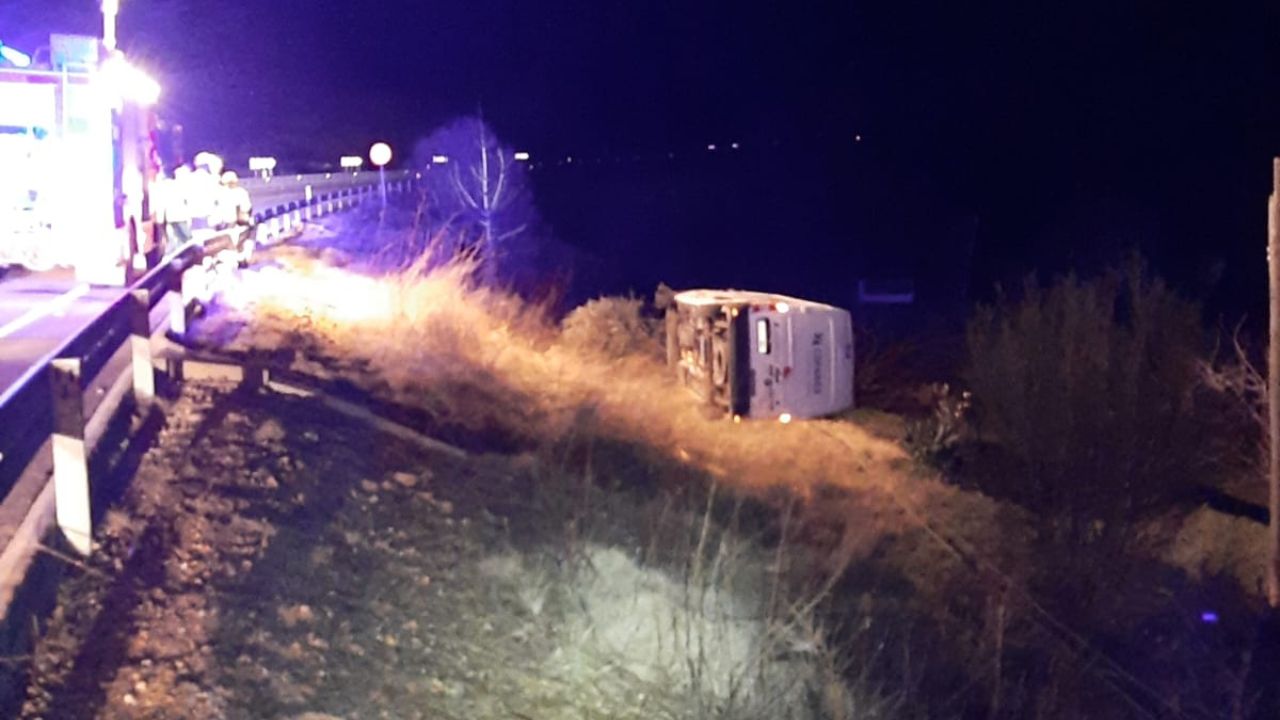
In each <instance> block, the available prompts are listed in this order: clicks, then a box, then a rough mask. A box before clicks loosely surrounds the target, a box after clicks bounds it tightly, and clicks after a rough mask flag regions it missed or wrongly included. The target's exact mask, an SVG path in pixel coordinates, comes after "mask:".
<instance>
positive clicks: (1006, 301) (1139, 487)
mask: <svg viewBox="0 0 1280 720" xmlns="http://www.w3.org/2000/svg"><path fill="white" fill-rule="evenodd" d="M967 339H968V349H969V356H970V362H969V367H968V369H967V373H966V379H967V381H968V383H969V386H970V387H971V389H972V391H973V393H974V396H975V398H976V400H977V401H978V403H979V404H980V412H981V413H982V417H983V426H984V433H990V437H992V438H994V439H996V440H998V441H999V443H1000V444H1001V445H1002V446H1003V447H1004V449H1005V451H1006V452H1007V453H1008V454H1009V455H1010V457H1011V458H1012V459H1013V461H1014V462H1013V465H1014V467H1016V468H1017V472H1019V473H1020V474H1021V476H1022V479H1023V481H1024V482H1025V483H1026V484H1027V486H1028V487H1027V490H1028V492H1027V494H1026V497H1028V498H1029V499H1030V502H1031V504H1032V505H1033V508H1032V509H1033V510H1036V511H1038V512H1040V513H1042V514H1043V515H1044V516H1045V518H1046V519H1047V520H1048V521H1049V522H1048V524H1047V526H1046V528H1045V530H1046V533H1047V535H1046V539H1048V540H1050V541H1052V542H1054V543H1055V544H1065V545H1068V546H1070V547H1076V548H1079V547H1082V546H1093V547H1094V548H1096V549H1102V548H1108V547H1110V548H1115V547H1118V546H1117V545H1116V544H1115V543H1120V542H1123V540H1124V536H1123V533H1124V532H1125V529H1126V528H1127V527H1128V526H1129V525H1130V524H1131V523H1132V522H1134V521H1135V520H1138V519H1139V518H1140V517H1142V516H1143V515H1146V514H1148V513H1150V512H1151V511H1153V510H1156V509H1158V508H1160V507H1162V506H1165V505H1167V504H1168V503H1169V502H1170V501H1171V500H1173V499H1175V498H1177V497H1179V496H1180V495H1181V494H1182V493H1183V492H1185V491H1187V490H1188V489H1189V486H1190V485H1191V484H1193V483H1195V482H1196V481H1197V480H1198V477H1197V475H1198V472H1199V471H1201V470H1203V469H1204V468H1205V466H1206V462H1207V460H1208V458H1207V457H1205V455H1206V453H1204V452H1203V451H1202V450H1201V447H1202V446H1201V443H1200V433H1201V428H1202V425H1201V423H1200V421H1199V419H1198V417H1197V413H1196V403H1197V399H1198V398H1197V393H1196V389H1197V387H1198V381H1197V364H1198V359H1199V351H1200V346H1201V342H1202V337H1201V330H1200V323H1199V311H1198V308H1197V307H1196V306H1195V305H1194V304H1192V303H1190V302H1188V301H1186V300H1183V299H1181V298H1179V297H1178V296H1177V295H1176V294H1175V293H1174V292H1172V291H1171V290H1170V289H1169V288H1168V286H1166V285H1165V284H1164V283H1163V282H1162V281H1160V280H1158V279H1154V278H1152V277H1151V276H1150V275H1148V274H1147V272H1146V271H1145V268H1144V267H1143V265H1142V264H1141V263H1140V262H1139V261H1136V260H1135V261H1134V262H1132V263H1131V264H1130V265H1129V266H1128V267H1126V268H1124V269H1123V270H1112V271H1109V272H1107V273H1105V274H1103V275H1102V276H1100V277H1098V278H1096V279H1092V280H1081V279H1079V278H1077V277H1075V276H1074V275H1071V276H1067V277H1065V278H1062V279H1060V280H1058V281H1057V282H1055V283H1054V284H1053V285H1051V286H1049V287H1047V288H1045V287H1041V286H1039V285H1038V284H1037V283H1036V282H1035V281H1034V280H1033V279H1028V280H1027V281H1026V283H1025V284H1024V287H1023V292H1022V296H1021V297H1020V298H1016V299H1014V298H1010V297H1008V296H1003V295H1002V296H1001V297H1000V298H999V299H998V300H997V301H996V303H995V304H994V305H991V306H987V307H982V308H980V309H979V310H978V311H977V313H976V315H975V316H974V318H973V319H972V321H971V322H970V324H969V327H968V338H967ZM1088 555H1089V556H1094V557H1096V553H1089V554H1088Z"/></svg>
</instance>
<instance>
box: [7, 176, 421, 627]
mask: <svg viewBox="0 0 1280 720" xmlns="http://www.w3.org/2000/svg"><path fill="white" fill-rule="evenodd" d="M369 175H370V177H371V180H370V181H369V182H368V184H353V185H351V186H347V187H340V188H334V189H332V190H329V191H328V192H324V193H314V192H312V191H311V188H313V185H311V184H309V183H305V182H298V181H295V184H294V187H295V188H296V190H297V191H298V194H299V195H298V197H297V198H296V199H291V200H289V201H287V202H281V203H277V204H275V205H273V206H270V207H268V208H265V209H263V210H260V211H259V212H258V213H257V214H256V215H255V220H257V222H258V228H259V231H258V232H259V236H260V239H261V240H262V241H263V242H270V241H273V240H278V239H280V238H281V237H283V236H284V235H285V234H286V233H289V232H291V231H293V230H295V229H297V228H299V227H301V225H302V223H303V222H305V221H307V220H310V219H313V218H316V217H319V216H321V215H326V214H329V213H333V212H338V211H341V210H346V209H348V208H351V207H354V206H356V205H358V204H360V203H362V202H365V201H367V200H370V199H371V198H373V197H375V196H376V195H377V194H378V193H379V192H380V187H379V184H378V183H377V175H376V174H369ZM388 175H389V177H388V182H387V191H388V193H393V192H395V193H399V192H405V191H407V190H409V189H410V188H412V186H413V180H412V178H410V177H409V176H408V174H407V173H400V174H390V173H389V174H388ZM300 177H302V178H306V177H308V176H300ZM237 232H239V231H237V230H232V231H227V232H221V233H214V234H211V235H208V236H205V237H203V238H199V239H196V240H193V241H192V242H190V243H188V244H187V245H186V246H184V247H182V248H178V249H176V250H174V251H173V252H172V253H170V254H169V255H168V256H166V257H165V258H164V259H163V260H162V262H161V264H160V265H158V266H157V267H156V268H154V269H152V270H151V271H150V272H149V273H147V274H146V275H145V276H143V277H142V278H141V279H139V280H138V281H137V282H135V283H134V284H133V285H131V286H130V287H129V288H128V289H127V290H124V291H123V292H122V293H121V295H120V297H118V298H117V299H116V300H115V301H113V302H112V303H111V305H110V306H108V307H107V309H106V310H104V311H103V312H102V313H101V314H99V315H98V316H97V317H96V318H95V319H94V320H92V321H91V322H90V323H89V325H87V326H86V327H85V328H83V329H82V330H81V331H80V332H78V333H77V334H76V335H75V336H74V337H71V338H69V339H67V340H66V341H65V342H63V343H62V345H60V346H59V347H57V348H56V349H55V350H53V351H52V352H50V353H48V354H47V355H45V356H44V357H43V358H41V359H40V360H38V361H37V362H36V363H34V364H33V365H32V366H31V367H30V368H29V369H28V370H27V371H26V372H25V373H24V374H23V375H22V376H21V377H20V378H19V379H18V381H17V382H15V383H13V384H12V385H11V386H10V387H9V388H8V389H7V390H5V391H3V392H2V393H0V503H3V502H4V500H5V499H6V498H7V497H8V496H9V495H10V492H11V491H12V490H13V488H14V487H15V485H16V484H17V483H18V482H19V479H20V478H21V477H22V476H23V474H24V473H25V472H26V471H27V470H28V468H29V467H30V466H31V465H32V464H33V461H34V460H36V459H37V456H38V455H39V454H40V452H41V450H42V448H44V446H45V444H46V443H47V442H48V441H49V439H50V438H53V445H54V447H53V455H54V457H53V461H54V480H55V485H56V488H57V491H58V498H57V504H58V524H59V526H60V527H61V528H62V530H63V532H64V534H65V535H67V536H68V539H70V540H72V544H73V545H75V546H76V549H77V550H80V551H82V552H85V553H87V552H88V551H89V544H88V543H89V538H90V537H91V527H90V526H89V517H88V515H87V512H88V511H87V507H88V505H87V503H88V491H89V485H90V479H89V478H88V476H87V472H88V471H87V460H88V456H89V455H90V454H91V453H92V452H93V449H94V448H93V442H92V441H96V438H95V437H92V435H93V433H86V428H89V427H97V426H102V425H105V424H107V423H108V422H109V421H110V420H111V419H113V418H114V415H115V413H116V412H117V410H118V408H119V406H120V403H119V400H120V398H115V400H116V402H108V401H107V400H106V399H103V400H100V401H99V400H97V399H94V398H90V399H89V400H90V401H92V402H89V401H86V398H85V394H86V391H87V390H88V389H89V388H90V387H91V386H93V385H97V386H99V387H100V386H101V385H103V384H104V382H105V385H106V386H107V387H109V388H115V387H117V386H122V385H123V380H124V378H125V377H126V376H128V375H130V374H131V375H132V377H133V394H134V400H135V401H136V402H137V403H138V404H146V403H148V402H150V399H151V398H152V397H153V395H154V387H155V385H154V366H153V363H152V357H151V353H150V339H151V337H152V335H153V334H155V332H157V328H155V327H153V326H152V321H151V314H152V312H151V311H152V310H153V309H155V308H156V306H157V305H158V304H159V303H161V302H162V301H163V300H164V298H165V297H166V296H167V295H169V294H171V293H172V294H174V295H175V298H174V299H172V300H171V302H170V303H169V305H170V313H169V316H168V317H169V320H168V323H167V324H168V326H169V328H171V329H172V330H173V331H175V332H177V333H183V332H185V331H186V312H187V305H188V302H189V300H190V289H189V288H187V287H185V286H184V280H183V278H184V273H185V272H186V271H187V270H188V269H191V268H199V267H200V266H202V265H203V266H206V267H207V266H208V263H209V262H210V261H213V260H215V258H214V257H213V256H215V255H217V254H219V253H220V252H222V251H223V250H225V249H226V248H229V247H230V248H235V247H236V246H237V245H238V244H239V238H238V237H236V236H235V234H236V233H237ZM161 329H164V328H161ZM126 344H131V345H132V348H133V350H132V355H131V359H130V363H129V367H125V368H124V369H122V370H120V371H119V374H118V375H116V376H110V377H102V376H103V375H104V373H110V372H113V371H115V368H116V365H117V364H119V356H120V354H121V352H122V349H123V348H124V346H125V345H126ZM109 394H110V393H108V395H109ZM117 394H121V393H117ZM104 414H105V415H104ZM68 477H69V478H73V480H68V481H67V482H63V479H64V478H68ZM80 503H83V504H84V507H85V510H84V512H85V513H86V514H85V516H84V517H83V518H79V517H73V516H74V515H76V514H77V513H79V512H80V511H79V510H76V509H74V508H76V507H77V506H78V505H79V504H80ZM64 508H71V509H68V510H66V512H64ZM68 513H70V514H68ZM80 536H83V537H82V538H81V537H80ZM3 541H4V538H0V543H3ZM6 549H7V548H6V547H4V546H0V559H2V558H3V555H4V552H5V550H6ZM2 564H3V563H2V562H0V565H2ZM0 570H3V568H2V567H0ZM3 605H4V602H3V598H0V609H3Z"/></svg>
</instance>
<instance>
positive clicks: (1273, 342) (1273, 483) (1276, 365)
mask: <svg viewBox="0 0 1280 720" xmlns="http://www.w3.org/2000/svg"><path fill="white" fill-rule="evenodd" d="M1267 276H1268V279H1269V288H1270V293H1271V337H1270V344H1269V347H1268V348H1267V440H1268V443H1267V444H1268V447H1267V452H1268V455H1269V459H1270V462H1269V463H1268V466H1269V467H1268V468H1267V469H1268V478H1267V479H1268V484H1269V486H1270V502H1269V503H1268V506H1267V507H1268V508H1269V510H1270V515H1271V517H1270V523H1269V524H1268V525H1267V545H1268V558H1267V602H1268V604H1270V605H1271V607H1273V608H1280V158H1273V159H1272V160H1271V197H1270V198H1268V200H1267Z"/></svg>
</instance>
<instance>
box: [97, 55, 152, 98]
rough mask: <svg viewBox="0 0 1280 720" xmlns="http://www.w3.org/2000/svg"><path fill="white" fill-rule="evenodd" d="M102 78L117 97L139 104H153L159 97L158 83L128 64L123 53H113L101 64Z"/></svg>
mask: <svg viewBox="0 0 1280 720" xmlns="http://www.w3.org/2000/svg"><path fill="white" fill-rule="evenodd" d="M102 79H103V81H104V82H105V83H106V84H107V86H108V87H110V88H111V89H112V91H113V92H114V93H115V95H116V96H117V97H120V98H122V99H125V100H131V101H133V102H136V103H138V104H139V105H154V104H156V101H157V100H159V99H160V83H158V82H156V81H155V80H152V79H151V77H150V76H149V75H147V74H146V73H145V72H143V71H141V70H139V69H138V68H137V67H135V66H133V65H130V64H129V61H127V60H125V59H124V56H123V55H115V56H113V57H111V58H109V59H108V60H107V61H106V62H105V63H103V64H102Z"/></svg>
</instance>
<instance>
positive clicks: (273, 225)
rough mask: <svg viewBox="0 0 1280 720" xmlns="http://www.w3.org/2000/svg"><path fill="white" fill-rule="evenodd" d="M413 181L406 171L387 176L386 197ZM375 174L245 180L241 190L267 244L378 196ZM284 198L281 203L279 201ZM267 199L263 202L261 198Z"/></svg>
mask: <svg viewBox="0 0 1280 720" xmlns="http://www.w3.org/2000/svg"><path fill="white" fill-rule="evenodd" d="M415 180H416V177H415V176H414V174H413V173H411V172H410V171H408V170H400V171H395V172H389V173H387V174H386V185H387V193H388V194H393V193H394V194H398V193H403V192H407V191H408V190H410V189H411V188H412V187H413V185H414V182H415ZM381 182H382V181H381V179H380V178H379V176H378V174H377V173H370V172H362V173H356V174H350V173H324V174H316V175H293V176H283V177H274V178H271V180H269V181H264V180H260V179H252V178H250V179H246V180H245V181H243V184H244V187H245V188H246V189H247V190H248V191H249V197H250V199H252V200H253V204H254V207H255V211H254V221H255V222H256V223H258V227H259V236H260V238H261V239H262V240H265V241H270V240H272V239H275V238H277V237H280V236H281V235H283V234H285V233H288V232H290V231H291V230H292V229H293V228H294V227H297V226H299V225H301V224H302V223H303V222H306V221H307V220H310V219H312V218H315V217H318V216H320V215H325V214H329V213H333V212H337V211H339V210H344V209H347V208H350V207H352V206H354V205H357V204H359V203H361V202H364V201H365V200H369V199H371V198H372V197H374V196H375V195H377V194H379V193H380V192H381ZM281 195H283V197H284V199H283V200H282V199H280V196H281ZM264 196H265V197H266V198H268V201H267V202H265V203H264V202H262V201H261V199H262V198H263V197H264Z"/></svg>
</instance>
